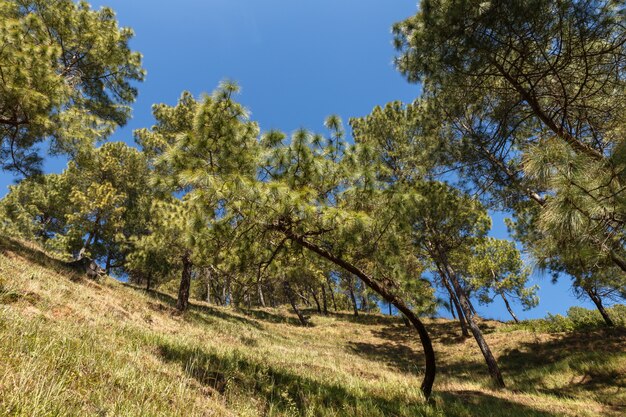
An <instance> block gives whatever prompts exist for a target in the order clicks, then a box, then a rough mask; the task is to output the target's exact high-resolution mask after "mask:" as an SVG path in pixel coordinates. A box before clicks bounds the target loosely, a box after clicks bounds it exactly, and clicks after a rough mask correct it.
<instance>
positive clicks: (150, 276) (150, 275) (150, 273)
mask: <svg viewBox="0 0 626 417" xmlns="http://www.w3.org/2000/svg"><path fill="white" fill-rule="evenodd" d="M151 285H152V272H149V273H148V277H147V278H146V291H150V286H151Z"/></svg>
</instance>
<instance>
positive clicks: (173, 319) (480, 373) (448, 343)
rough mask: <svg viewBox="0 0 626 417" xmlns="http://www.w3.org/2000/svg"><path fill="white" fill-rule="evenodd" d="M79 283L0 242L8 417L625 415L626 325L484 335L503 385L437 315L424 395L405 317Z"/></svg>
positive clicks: (1, 362) (45, 258)
mask: <svg viewBox="0 0 626 417" xmlns="http://www.w3.org/2000/svg"><path fill="white" fill-rule="evenodd" d="M174 304H175V300H174V298H173V297H171V296H170V295H167V294H163V293H159V292H146V291H144V290H143V289H139V288H136V287H133V286H130V285H126V284H123V283H121V282H118V281H116V280H114V279H112V278H103V279H101V280H100V281H98V282H94V281H91V280H88V279H86V278H83V277H81V276H78V275H76V274H75V273H73V272H72V271H70V270H68V269H67V268H65V267H64V266H63V264H61V263H60V262H59V261H58V260H56V259H54V258H53V257H50V256H49V255H47V254H46V253H44V252H41V251H40V250H39V249H37V247H35V246H32V245H29V244H25V243H20V242H17V241H13V240H8V239H5V238H1V237H0V415H2V416H5V415H7V416H14V415H15V416H29V417H31V416H79V415H80V416H92V415H93V416H290V415H293V416H300V415H302V416H368V417H369V416H468V417H469V416H503V417H504V416H528V417H531V416H533V417H554V416H572V417H584V416H615V417H617V416H624V415H626V330H624V329H613V330H593V331H587V332H572V333H552V334H548V333H541V332H538V331H531V330H517V328H516V327H514V326H512V325H510V324H506V323H500V322H496V321H483V322H481V327H482V329H483V330H484V331H485V333H486V338H487V341H488V343H489V344H490V346H491V347H492V349H493V351H494V353H495V354H496V356H497V358H498V361H499V363H500V366H501V367H502V370H503V373H504V376H505V380H506V382H507V389H504V390H499V389H494V388H492V387H491V384H490V382H489V379H488V376H487V372H486V367H485V365H484V363H483V362H482V360H481V355H480V352H479V350H478V348H477V346H476V344H475V342H474V340H473V339H462V338H460V337H459V331H458V326H457V325H456V323H454V322H451V321H449V320H444V319H426V320H425V321H426V324H427V327H428V329H429V331H430V333H431V335H432V337H433V339H434V343H435V351H436V354H437V361H438V375H437V380H436V382H435V387H434V396H433V397H434V398H433V402H432V403H431V404H425V403H424V401H423V398H422V396H421V394H420V391H419V386H420V382H421V369H422V364H423V360H422V352H421V349H420V345H419V342H418V340H417V335H416V334H415V332H413V331H411V329H409V328H407V327H405V326H404V325H403V324H402V322H401V321H400V320H399V319H397V318H395V317H389V316H384V315H377V314H362V315H360V316H359V317H358V318H357V317H353V316H352V315H351V314H349V313H348V312H345V313H334V314H330V315H329V316H323V315H317V314H314V313H312V312H308V313H309V314H311V316H312V318H311V320H312V323H313V324H314V326H313V327H310V328H303V327H300V326H298V324H297V321H296V319H295V317H294V316H293V315H292V314H290V313H289V312H288V311H286V310H282V309H269V308H268V309H255V310H236V309H233V308H221V307H214V306H210V305H208V304H204V303H202V302H195V301H194V302H193V306H192V307H191V309H190V311H188V312H186V313H185V314H183V315H180V314H178V313H177V311H176V310H175V309H174V308H173V305H174Z"/></svg>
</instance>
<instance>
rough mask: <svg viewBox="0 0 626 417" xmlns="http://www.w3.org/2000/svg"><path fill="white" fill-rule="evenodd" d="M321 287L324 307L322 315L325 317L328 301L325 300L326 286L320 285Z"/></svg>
mask: <svg viewBox="0 0 626 417" xmlns="http://www.w3.org/2000/svg"><path fill="white" fill-rule="evenodd" d="M321 287H322V304H323V307H324V315H325V316H327V315H328V301H327V300H326V286H325V285H324V284H322V285H321Z"/></svg>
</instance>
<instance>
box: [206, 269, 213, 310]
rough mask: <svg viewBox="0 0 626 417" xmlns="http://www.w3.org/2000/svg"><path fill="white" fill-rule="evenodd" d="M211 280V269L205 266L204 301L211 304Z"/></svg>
mask: <svg viewBox="0 0 626 417" xmlns="http://www.w3.org/2000/svg"><path fill="white" fill-rule="evenodd" d="M211 281H212V276H211V270H210V269H208V268H207V269H206V302H207V303H208V304H211Z"/></svg>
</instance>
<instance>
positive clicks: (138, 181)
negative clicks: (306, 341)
mask: <svg viewBox="0 0 626 417" xmlns="http://www.w3.org/2000/svg"><path fill="white" fill-rule="evenodd" d="M625 24H626V5H625V4H624V2H622V1H617V0H528V1H523V2H507V1H478V0H455V1H452V0H423V1H421V2H420V4H419V10H418V11H417V13H416V14H415V15H414V16H410V17H407V19H406V20H404V21H401V22H398V23H397V24H395V25H394V27H393V39H394V45H395V47H396V59H395V65H396V68H397V70H398V71H399V72H400V73H401V74H402V75H403V76H404V77H405V78H406V80H407V82H409V83H418V84H419V85H420V86H421V94H420V96H419V97H416V98H415V101H413V102H411V103H403V102H400V101H395V102H391V103H381V104H380V106H379V107H376V108H374V109H373V110H372V112H371V113H370V114H369V115H367V116H365V117H355V118H351V119H350V120H348V121H346V122H344V121H342V120H341V119H340V118H339V117H338V116H334V115H331V116H329V117H328V118H327V119H326V120H325V121H324V123H323V126H320V132H313V131H307V130H304V129H302V130H298V131H296V132H294V133H293V134H286V133H284V132H281V131H264V130H263V129H262V127H261V126H259V124H258V123H256V122H255V121H254V120H253V119H252V118H251V117H250V115H249V113H248V111H247V110H246V109H245V108H244V106H243V105H242V104H240V103H239V102H238V101H237V93H238V90H239V87H238V86H237V84H236V83H234V82H231V81H225V82H222V83H221V84H220V85H218V86H217V87H216V89H215V90H214V91H213V92H212V93H211V94H206V95H203V96H201V97H194V96H193V95H192V94H191V93H189V92H186V91H184V92H181V94H180V98H179V100H178V102H177V103H175V104H154V106H153V116H154V125H152V126H146V127H145V128H143V129H138V130H136V131H135V132H134V140H135V144H134V145H133V146H130V145H127V144H125V143H121V142H112V141H107V138H108V137H110V136H111V135H112V133H113V132H114V131H115V130H116V129H117V128H118V127H121V126H123V125H125V124H126V123H127V122H128V120H129V118H130V117H131V106H132V104H133V102H134V100H135V98H136V96H137V94H138V89H139V88H140V83H141V81H142V80H143V78H144V75H145V72H144V69H143V68H142V56H141V54H140V53H139V52H137V51H133V50H132V49H131V48H130V46H129V42H130V40H131V39H132V37H133V32H132V30H131V29H129V28H123V27H120V26H119V25H118V22H117V20H116V17H115V13H114V12H113V10H110V9H107V8H102V9H100V10H94V9H92V8H91V6H90V5H89V4H88V3H87V2H84V1H81V2H74V1H72V0H55V1H42V0H0V135H1V139H0V140H1V148H0V164H1V166H2V170H3V171H5V173H6V174H7V175H17V176H18V178H19V181H18V182H17V183H16V184H15V185H13V186H11V187H10V190H9V192H8V194H6V196H5V197H3V198H2V199H1V200H0V233H1V239H3V240H7V239H20V240H21V241H28V242H32V243H34V244H37V245H39V246H40V247H41V248H44V249H45V250H46V251H48V252H50V253H54V254H56V256H58V257H60V258H61V259H63V260H64V262H65V263H66V265H67V266H68V267H69V268H73V269H75V270H80V271H81V272H84V273H85V274H87V275H88V276H90V277H91V278H93V279H96V280H97V279H99V277H101V276H104V275H110V276H113V277H117V278H118V279H120V280H122V281H125V282H128V283H131V284H133V285H135V286H137V287H139V286H141V287H144V288H145V289H146V290H148V291H150V290H154V289H158V290H159V291H163V292H165V293H173V294H176V309H177V310H178V311H179V313H178V314H182V315H184V314H187V313H186V312H188V311H189V309H190V305H191V304H190V300H191V301H193V300H201V301H204V302H206V303H209V304H212V305H216V306H225V307H232V308H235V309H248V310H249V309H255V308H266V307H268V308H269V307H278V306H288V308H289V309H291V311H292V312H293V313H294V314H295V317H297V319H298V323H299V325H300V326H302V327H309V326H312V325H313V323H312V322H311V314H312V313H311V312H317V314H320V315H332V314H333V313H334V312H338V311H346V310H348V311H350V312H351V314H353V315H354V316H357V317H358V316H359V315H363V314H367V313H374V312H379V311H380V310H381V309H386V308H389V309H390V311H391V308H392V306H393V309H394V312H397V314H398V316H399V317H401V318H402V319H403V320H404V321H405V323H406V326H407V327H412V328H414V330H415V333H414V336H415V338H417V340H419V343H420V345H421V350H420V355H423V357H422V358H419V363H422V364H423V369H422V370H421V371H422V374H421V377H422V381H421V392H422V394H423V396H424V397H425V398H426V399H428V398H429V397H430V396H431V394H432V393H433V392H436V388H437V385H436V383H435V381H436V377H437V375H438V373H437V366H438V360H437V357H438V356H437V351H436V349H435V348H434V347H433V342H432V337H433V336H432V333H431V331H430V329H429V326H428V323H427V322H426V321H425V319H424V318H427V317H431V316H434V315H436V314H437V311H439V310H440V309H442V308H445V309H447V310H449V312H450V314H451V315H452V316H453V317H454V319H455V320H456V326H458V328H456V329H455V332H458V333H459V334H460V335H462V337H463V338H470V339H472V340H473V343H475V344H476V345H477V346H478V348H479V349H480V352H481V353H482V357H483V359H484V365H483V366H484V367H485V368H486V369H487V371H488V374H489V375H490V378H491V379H492V384H493V386H494V387H498V388H502V389H504V388H505V387H506V386H507V374H506V372H503V370H502V369H501V367H500V366H499V363H498V360H497V356H496V355H494V353H493V352H492V348H491V347H490V345H489V343H488V341H487V339H486V338H485V335H484V333H485V331H484V330H485V329H484V328H482V327H481V324H482V321H481V320H482V319H481V318H480V317H479V316H478V314H477V312H476V305H477V304H481V305H484V306H488V305H491V304H492V303H503V304H504V305H505V306H506V309H507V310H508V312H509V313H510V319H511V320H512V321H513V322H516V323H517V322H519V321H520V320H519V318H518V312H517V311H515V306H522V307H523V308H524V309H531V308H533V307H535V306H536V305H537V304H538V302H539V299H538V296H537V287H536V286H535V285H531V283H530V280H529V277H530V276H531V273H532V271H533V270H535V269H536V270H541V271H545V272H547V273H548V274H549V275H550V276H551V277H552V278H553V279H554V280H567V281H568V282H569V283H570V284H571V288H572V289H573V291H574V292H575V293H576V295H578V296H579V297H581V298H583V299H588V300H591V301H592V302H593V304H594V305H595V306H596V307H597V313H598V314H599V315H600V316H601V318H602V321H603V324H602V325H603V326H606V327H621V326H624V325H625V323H626V318H625V317H624V315H623V313H624V310H623V309H620V308H619V306H617V307H613V308H610V307H609V306H610V305H611V304H615V303H620V302H623V301H624V299H626V185H625V184H626V90H625V88H626V28H625ZM42 149H43V150H42ZM49 156H63V157H65V158H67V159H68V161H69V162H68V164H67V168H66V169H65V170H64V171H63V172H60V173H44V172H43V169H42V163H43V161H44V160H45V158H46V157H49ZM492 211H500V212H504V213H506V215H507V217H508V219H507V227H508V229H509V233H510V235H511V240H504V239H496V238H493V237H490V236H489V231H490V229H491V226H492V220H491V217H490V212H492ZM441 294H445V296H443V297H442V296H441ZM542 302H543V303H550V300H542ZM487 308H488V307H487ZM620 312H621V314H620ZM607 343H608V342H607ZM416 360H417V359H416Z"/></svg>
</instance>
